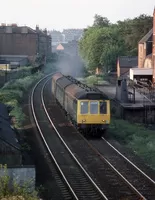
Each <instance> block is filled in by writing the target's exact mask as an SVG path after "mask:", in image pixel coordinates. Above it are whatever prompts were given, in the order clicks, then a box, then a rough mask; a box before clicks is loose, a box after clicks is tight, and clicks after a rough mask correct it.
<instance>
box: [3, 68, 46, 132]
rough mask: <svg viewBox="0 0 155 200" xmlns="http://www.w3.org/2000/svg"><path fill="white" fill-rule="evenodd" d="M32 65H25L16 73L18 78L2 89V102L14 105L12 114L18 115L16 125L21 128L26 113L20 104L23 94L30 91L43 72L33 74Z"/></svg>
mask: <svg viewBox="0 0 155 200" xmlns="http://www.w3.org/2000/svg"><path fill="white" fill-rule="evenodd" d="M31 70H32V67H28V68H26V67H23V68H22V69H21V70H19V72H18V73H17V74H16V79H13V80H10V81H9V82H7V83H6V84H5V85H4V86H3V87H2V88H1V89H0V102H2V103H5V104H6V105H9V106H12V108H13V109H12V111H11V112H10V114H11V115H13V116H15V117H16V122H17V123H16V127H17V128H19V127H20V126H21V125H22V123H23V121H24V119H25V115H24V113H23V112H22V108H21V107H20V104H21V103H22V98H23V94H24V93H25V92H26V91H28V89H29V87H30V86H31V85H32V84H33V83H34V82H35V81H36V80H38V79H40V78H41V77H42V76H43V74H42V73H41V72H37V73H35V74H34V75H32V74H31Z"/></svg>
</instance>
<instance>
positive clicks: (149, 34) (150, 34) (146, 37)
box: [139, 28, 153, 43]
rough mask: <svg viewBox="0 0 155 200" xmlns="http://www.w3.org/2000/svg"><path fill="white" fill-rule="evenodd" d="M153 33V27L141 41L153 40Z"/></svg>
mask: <svg viewBox="0 0 155 200" xmlns="http://www.w3.org/2000/svg"><path fill="white" fill-rule="evenodd" d="M152 35H153V28H152V29H151V30H150V31H149V32H148V33H147V34H146V35H145V36H144V37H143V38H142V39H141V40H140V41H139V43H144V42H147V41H148V40H151V37H152Z"/></svg>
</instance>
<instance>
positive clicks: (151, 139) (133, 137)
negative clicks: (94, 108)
mask: <svg viewBox="0 0 155 200" xmlns="http://www.w3.org/2000/svg"><path fill="white" fill-rule="evenodd" d="M109 132H110V134H111V137H113V138H114V139H116V140H117V141H119V142H120V143H121V144H123V145H124V146H126V147H128V148H131V149H132V150H133V151H134V152H135V154H136V155H138V156H140V157H141V158H143V160H145V161H146V162H147V163H148V164H149V165H150V166H151V167H152V168H154V169H155V159H154V158H155V132H154V131H152V130H149V129H147V128H145V127H144V126H143V125H142V124H131V123H130V122H128V121H125V120H121V119H115V118H113V119H112V121H111V125H110V128H109Z"/></svg>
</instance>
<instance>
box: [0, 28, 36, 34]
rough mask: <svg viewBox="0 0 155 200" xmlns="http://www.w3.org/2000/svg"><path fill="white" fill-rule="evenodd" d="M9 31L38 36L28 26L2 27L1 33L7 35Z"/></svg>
mask: <svg viewBox="0 0 155 200" xmlns="http://www.w3.org/2000/svg"><path fill="white" fill-rule="evenodd" d="M7 29H9V31H11V33H21V34H22V32H23V31H26V33H31V34H37V32H36V31H35V30H33V29H32V28H30V27H28V26H0V33H6V31H7Z"/></svg>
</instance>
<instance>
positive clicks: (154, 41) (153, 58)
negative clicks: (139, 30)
mask: <svg viewBox="0 0 155 200" xmlns="http://www.w3.org/2000/svg"><path fill="white" fill-rule="evenodd" d="M152 64H153V83H154V84H155V7H154V12H153V45H152Z"/></svg>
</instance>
